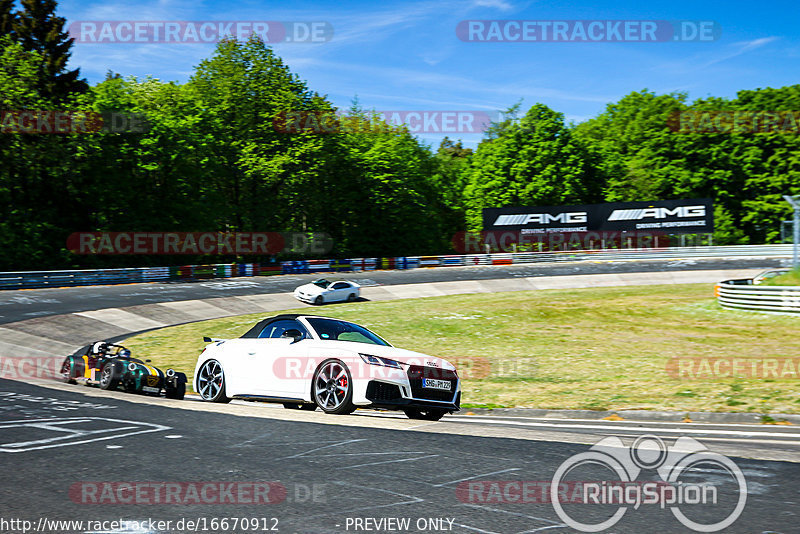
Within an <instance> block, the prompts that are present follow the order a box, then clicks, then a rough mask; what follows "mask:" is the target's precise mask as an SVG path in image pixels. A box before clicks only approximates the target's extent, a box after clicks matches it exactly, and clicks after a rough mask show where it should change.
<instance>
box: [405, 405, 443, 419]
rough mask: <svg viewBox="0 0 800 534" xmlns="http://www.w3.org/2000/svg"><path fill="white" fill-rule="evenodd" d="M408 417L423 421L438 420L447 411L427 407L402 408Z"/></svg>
mask: <svg viewBox="0 0 800 534" xmlns="http://www.w3.org/2000/svg"><path fill="white" fill-rule="evenodd" d="M403 412H405V414H406V417H408V418H409V419H422V420H423V421H438V420H439V419H441V418H442V417H443V416H444V414H446V413H447V412H446V411H444V410H436V409H433V408H432V409H428V408H406V409H405V410H403Z"/></svg>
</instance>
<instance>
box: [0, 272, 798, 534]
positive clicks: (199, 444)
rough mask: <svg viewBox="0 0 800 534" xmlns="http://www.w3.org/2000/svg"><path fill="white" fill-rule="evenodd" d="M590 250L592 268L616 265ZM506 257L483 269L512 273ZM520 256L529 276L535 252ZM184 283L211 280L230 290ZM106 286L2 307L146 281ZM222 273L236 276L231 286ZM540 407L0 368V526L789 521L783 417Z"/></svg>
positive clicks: (618, 528) (421, 528) (778, 528)
mask: <svg viewBox="0 0 800 534" xmlns="http://www.w3.org/2000/svg"><path fill="white" fill-rule="evenodd" d="M712 261H716V262H720V261H723V260H712ZM735 261H736V263H735V267H736V268H739V269H742V268H749V269H756V268H767V267H772V266H776V265H774V264H775V263H776V261H777V260H760V263H759V264H758V265H755V264H754V263H748V262H749V261H750V260H742V259H740V260H735ZM592 265H594V266H595V269H598V270H600V271H601V272H606V273H608V272H613V273H620V272H624V271H625V270H626V269H627V268H628V267H629V264H628V265H626V267H621V266H620V263H612V264H592ZM642 265H643V264H641V263H640V264H639V266H638V267H639V269H641V268H642ZM668 265H670V262H654V264H653V266H652V267H651V268H652V269H653V271H654V272H655V271H663V270H665V269H680V268H683V269H686V268H689V269H695V270H698V271H699V270H703V268H707V267H709V265H712V264H710V263H703V262H699V264H698V263H694V264H689V265H687V264H686V263H685V262H684V263H683V264H680V263H678V262H675V261H673V262H671V266H668ZM713 265H714V266H716V267H719V264H713ZM725 266H726V267H728V268H731V267H734V264H733V263H727V264H726V265H725ZM511 267H515V266H510V267H504V268H502V269H501V270H495V271H494V272H495V273H496V276H497V273H502V274H500V277H505V278H506V279H514V278H516V277H519V276H520V274H521V273H520V271H519V270H517V269H513V268H511ZM520 267H522V268H523V269H528V271H525V274H527V275H528V276H531V275H532V272H531V270H532V269H535V267H532V266H520ZM554 268H556V267H554ZM557 268H559V269H569V266H563V265H562V266H557ZM602 269H606V271H602ZM706 270H707V269H706ZM459 272H460V273H465V272H466V273H469V272H472V273H483V272H485V269H461V270H460V271H459ZM573 272H574V271H573ZM595 272H597V271H595ZM634 272H641V270H637V271H634ZM433 273H434V271H428V272H421V273H419V274H420V276H425V275H428V276H429V275H431V274H433ZM370 274H372V273H370ZM375 274H376V276H377V274H378V273H375ZM381 274H390V273H381ZM402 274H409V273H402ZM453 274H455V272H454V271H453ZM564 274H569V273H568V272H564ZM598 274H600V273H598ZM537 275H538V276H541V272H539V273H537ZM460 276H466V277H480V276H481V275H478V274H473V275H469V274H466V275H464V274H461V275H460ZM486 279H488V278H486ZM409 280H410V279H409V278H404V279H403V283H406V284H408V283H409ZM565 280H566V279H565ZM291 283H297V280H293V281H292V282H291ZM376 283H377V282H376ZM382 283H383V284H386V285H388V284H391V282H390V281H388V280H386V281H383V282H382ZM432 283H435V282H432ZM151 286H152V285H151ZM186 286H191V284H186ZM193 287H194V288H200V287H202V291H206V292H209V293H212V294H213V295H214V296H215V297H221V296H224V295H225V294H226V291H228V290H227V289H225V288H224V287H221V286H214V287H216V289H212V288H211V287H207V286H205V287H204V286H198V285H194V286H193ZM105 289H106V288H71V289H70V290H63V291H62V290H42V291H43V292H44V291H50V293H43V292H36V291H34V292H25V294H24V295H25V296H28V295H30V299H31V302H30V303H29V304H28V305H27V306H28V307H26V305H25V304H22V303H20V302H16V303H10V304H8V306H14V307H13V308H8V307H7V306H4V307H3V308H4V310H5V309H8V310H9V312H7V313H9V314H10V312H11V311H13V312H14V315H15V317H9V318H10V319H12V320H13V319H16V320H19V319H20V318H21V315H22V314H24V313H31V312H32V311H34V310H37V309H41V307H46V306H44V304H45V303H42V302H41V301H40V300H39V299H42V298H50V299H52V300H57V301H58V302H57V303H53V302H51V303H50V305H51V306H60V307H61V311H60V313H62V314H63V313H65V312H66V311H67V310H66V309H67V308H71V309H70V311H75V309H77V308H80V305H81V304H79V303H82V301H83V299H80V298H78V296H79V295H80V293H83V292H86V293H91V292H94V291H98V290H100V293H101V294H103V296H105V297H106V298H110V299H112V300H115V301H116V302H117V305H119V302H120V300H119V299H122V300H123V302H124V304H126V305H136V303H137V299H141V300H144V299H147V298H152V295H153V294H154V293H157V292H150V291H147V290H142V287H138V286H127V287H126V288H108V289H111V290H112V291H111V293H113V292H114V291H120V293H118V294H117V295H113V296H112V295H111V294H109V293H104V291H105ZM165 289H167V288H165ZM249 289H250V291H252V292H253V293H263V292H264V287H263V286H259V287H250V288H249ZM279 290H280V288H279V287H277V285H275V288H274V289H273V291H275V292H279ZM66 291H72V292H73V293H71V294H70V295H69V297H66V296H65V295H66V294H67V293H66ZM180 291H181V292H180V293H178V294H175V293H173V294H170V295H166V297H167V298H178V299H180V298H181V297H183V298H186V296H187V295H191V296H190V297H189V298H195V299H196V298H198V295H197V290H192V289H191V288H190V287H186V288H182V289H181V290H180ZM184 291H185V293H183V292H184ZM230 291H233V292H236V294H237V295H244V294H246V288H242V287H236V286H235V285H234V286H232V287H231V288H230ZM122 292H125V295H127V296H125V295H123V293H122ZM137 293H139V295H136V294H137ZM20 295H21V294H20ZM44 295H46V296H44ZM55 295H57V296H55ZM3 297H5V295H3ZM114 297H116V298H114ZM96 307H98V308H99V307H102V306H96ZM28 317H30V316H28ZM43 318H46V317H43ZM540 415H541V414H539V413H535V414H531V413H528V412H524V411H518V412H505V413H504V415H502V416H497V415H492V416H488V415H454V416H447V417H445V418H444V419H443V420H442V421H440V422H436V423H431V422H425V421H412V420H408V419H406V418H405V417H404V416H403V415H402V414H397V413H393V412H369V411H363V413H362V411H358V412H356V413H355V414H354V415H351V416H341V417H339V416H328V415H324V414H322V413H320V412H300V411H295V410H284V409H282V408H281V407H275V406H274V405H265V404H261V403H247V402H238V401H234V402H233V403H231V404H229V405H212V404H209V403H203V402H199V401H194V400H185V401H170V400H167V399H163V398H148V397H142V396H133V395H126V394H123V393H121V392H114V393H111V392H105V391H101V390H98V389H94V388H82V387H77V386H68V385H66V384H58V383H53V382H51V381H48V382H47V383H36V384H33V383H25V382H21V381H11V380H0V418H2V421H0V426H2V428H3V438H2V440H0V441H2V443H1V444H0V462H4V463H5V465H4V466H3V467H5V469H4V470H3V473H4V482H5V484H4V487H6V488H7V489H6V491H4V492H3V497H2V503H3V507H2V508H3V510H2V516H0V531H3V532H32V531H38V532H153V533H155V532H164V533H167V532H170V533H171V532H254V531H255V532H441V531H448V532H494V533H506V532H509V533H511V532H519V533H522V532H537V531H545V530H548V531H563V532H575V531H578V532H589V531H613V532H652V531H653V529H654V525H658V527H657V529H656V530H657V531H659V532H692V531H698V532H710V531H724V532H753V531H758V532H763V531H771V532H791V531H793V529H794V528H795V526H796V525H795V523H796V521H794V520H793V516H792V515H791V513H789V512H790V507H789V504H788V503H789V502H790V501H792V499H793V489H792V488H796V487H797V483H798V481H799V478H800V470H799V469H798V463H797V460H798V459H800V451H799V450H798V448H799V447H800V432H798V431H797V430H795V428H794V427H793V426H773V425H755V424H745V423H740V422H736V423H734V422H729V421H725V420H724V418H720V420H719V421H717V422H708V423H682V422H680V421H675V420H662V421H654V420H650V421H644V420H623V421H603V420H595V419H588V416H587V415H586V414H580V413H574V414H572V415H571V416H570V414H565V413H558V414H552V415H554V416H558V418H555V417H541V416H540ZM654 418H655V417H654ZM8 488H24V491H10V490H8Z"/></svg>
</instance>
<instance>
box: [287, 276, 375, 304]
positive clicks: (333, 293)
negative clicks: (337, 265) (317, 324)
mask: <svg viewBox="0 0 800 534" xmlns="http://www.w3.org/2000/svg"><path fill="white" fill-rule="evenodd" d="M359 296H361V286H360V285H358V284H356V283H355V282H350V281H348V280H333V281H330V280H325V279H324V278H322V279H320V280H314V281H313V282H311V283H310V284H304V285H302V286H300V287H298V288H296V289H295V290H294V298H296V299H297V300H301V301H303V302H307V303H309V304H324V303H326V302H337V301H342V300H346V301H347V302H353V301H354V300H356V299H357V298H358V297H359Z"/></svg>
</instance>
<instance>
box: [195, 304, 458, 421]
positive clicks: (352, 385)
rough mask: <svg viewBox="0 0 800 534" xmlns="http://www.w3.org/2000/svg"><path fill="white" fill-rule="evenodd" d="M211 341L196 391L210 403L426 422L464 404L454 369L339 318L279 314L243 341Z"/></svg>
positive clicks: (197, 372) (197, 371)
mask: <svg viewBox="0 0 800 534" xmlns="http://www.w3.org/2000/svg"><path fill="white" fill-rule="evenodd" d="M205 341H206V342H207V343H209V345H207V346H206V348H205V349H203V352H202V353H201V354H200V356H199V357H198V358H197V365H196V366H195V370H194V390H195V391H196V392H197V393H199V394H200V397H201V398H202V399H203V400H204V401H208V402H228V401H230V400H231V399H232V398H239V399H246V400H260V401H267V402H279V403H283V405H284V407H286V408H294V409H301V410H316V409H317V408H320V409H322V411H324V412H326V413H330V414H349V413H352V412H353V411H354V410H355V409H356V408H380V409H388V410H403V411H404V412H405V414H406V415H407V416H408V417H409V418H411V419H424V420H428V421H437V420H439V419H441V417H442V416H443V415H444V414H446V413H452V412H456V411H458V410H459V406H460V403H461V381H460V380H459V378H458V374H457V372H456V368H455V366H454V365H453V364H451V363H450V362H448V361H446V360H443V359H441V358H436V357H434V356H428V355H426V354H422V353H419V352H413V351H410V350H405V349H400V348H397V347H393V346H391V345H390V344H389V343H387V342H386V341H384V340H383V339H382V338H381V337H379V336H378V335H377V334H375V333H373V332H371V331H369V330H367V329H366V328H364V327H363V326H359V325H357V324H355V323H351V322H349V321H343V320H341V319H333V318H329V317H318V316H313V315H296V314H285V315H278V316H276V317H270V318H268V319H263V320H261V321H259V322H258V323H257V324H256V325H255V326H253V328H251V329H250V330H249V331H247V332H246V333H245V334H244V335H242V337H240V338H237V339H211V338H205Z"/></svg>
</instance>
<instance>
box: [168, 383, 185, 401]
mask: <svg viewBox="0 0 800 534" xmlns="http://www.w3.org/2000/svg"><path fill="white" fill-rule="evenodd" d="M164 396H165V397H166V398H168V399H175V400H183V397H185V396H186V381H185V380H178V382H177V383H176V384H175V386H174V387H173V386H172V385H170V384H166V385H165V386H164Z"/></svg>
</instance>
